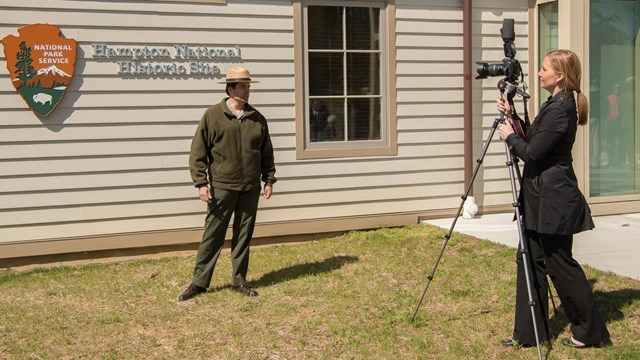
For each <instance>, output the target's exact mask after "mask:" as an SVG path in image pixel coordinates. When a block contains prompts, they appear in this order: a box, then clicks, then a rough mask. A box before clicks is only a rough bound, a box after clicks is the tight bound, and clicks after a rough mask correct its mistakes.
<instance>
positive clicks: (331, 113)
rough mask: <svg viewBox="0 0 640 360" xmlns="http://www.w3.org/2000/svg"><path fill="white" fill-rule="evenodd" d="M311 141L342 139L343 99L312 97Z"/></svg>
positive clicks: (310, 111)
mask: <svg viewBox="0 0 640 360" xmlns="http://www.w3.org/2000/svg"><path fill="white" fill-rule="evenodd" d="M310 103H311V106H310V110H309V119H310V126H309V127H310V129H311V131H310V135H311V142H320V141H344V99H342V98H341V99H317V98H316V99H312V100H311V101H310Z"/></svg>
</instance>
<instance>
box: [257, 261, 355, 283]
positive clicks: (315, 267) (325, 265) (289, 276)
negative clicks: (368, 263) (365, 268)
mask: <svg viewBox="0 0 640 360" xmlns="http://www.w3.org/2000/svg"><path fill="white" fill-rule="evenodd" d="M356 261H358V258H357V257H355V256H348V255H341V256H332V257H330V258H327V259H324V260H322V261H316V262H312V263H305V264H296V265H293V266H289V267H286V268H282V269H280V270H275V271H272V272H269V273H266V274H264V275H263V276H262V277H261V278H260V279H258V280H256V281H252V282H251V283H252V285H253V286H255V287H261V286H269V285H273V284H276V283H280V282H285V281H289V280H293V279H297V278H301V277H304V276H308V275H317V274H321V273H327V272H330V271H333V270H336V269H339V268H341V267H343V266H344V265H346V264H350V263H354V262H356Z"/></svg>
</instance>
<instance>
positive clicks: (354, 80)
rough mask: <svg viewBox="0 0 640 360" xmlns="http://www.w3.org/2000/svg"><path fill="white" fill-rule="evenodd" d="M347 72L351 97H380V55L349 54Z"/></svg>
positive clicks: (348, 89)
mask: <svg viewBox="0 0 640 360" xmlns="http://www.w3.org/2000/svg"><path fill="white" fill-rule="evenodd" d="M347 72H348V74H349V76H348V77H347V93H348V94H349V95H380V57H379V55H378V54H368V53H367V54H347Z"/></svg>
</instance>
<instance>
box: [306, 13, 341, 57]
mask: <svg viewBox="0 0 640 360" xmlns="http://www.w3.org/2000/svg"><path fill="white" fill-rule="evenodd" d="M307 17H308V18H309V30H308V33H309V49H337V50H342V49H343V48H344V46H343V42H342V8H341V7H337V6H309V8H308V11H307Z"/></svg>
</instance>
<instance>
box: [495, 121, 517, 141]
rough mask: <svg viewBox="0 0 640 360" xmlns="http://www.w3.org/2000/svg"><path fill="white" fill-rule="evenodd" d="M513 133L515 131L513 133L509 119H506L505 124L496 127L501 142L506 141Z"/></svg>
mask: <svg viewBox="0 0 640 360" xmlns="http://www.w3.org/2000/svg"><path fill="white" fill-rule="evenodd" d="M514 132H515V131H513V125H511V119H507V120H506V121H505V122H503V123H502V124H500V125H498V135H499V136H500V139H502V140H506V139H507V137H508V136H509V135H511V134H513V133H514Z"/></svg>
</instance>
